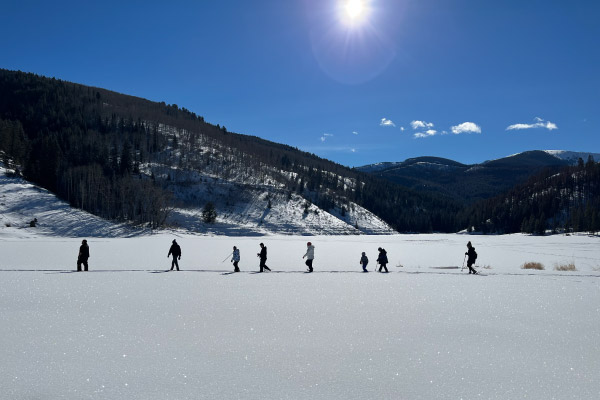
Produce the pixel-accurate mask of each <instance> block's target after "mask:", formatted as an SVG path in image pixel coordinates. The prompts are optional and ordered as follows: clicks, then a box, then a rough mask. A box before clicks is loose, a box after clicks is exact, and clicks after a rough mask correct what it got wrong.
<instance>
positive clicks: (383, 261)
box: [377, 247, 390, 272]
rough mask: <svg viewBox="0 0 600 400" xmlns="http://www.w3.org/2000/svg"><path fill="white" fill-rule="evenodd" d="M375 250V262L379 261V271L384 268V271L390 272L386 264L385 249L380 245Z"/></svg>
mask: <svg viewBox="0 0 600 400" xmlns="http://www.w3.org/2000/svg"><path fill="white" fill-rule="evenodd" d="M377 250H378V251H379V256H378V257H377V262H378V263H379V272H383V271H382V269H385V272H390V271H388V269H387V266H386V265H387V263H388V258H387V251H385V249H382V248H381V247H379V248H378V249H377Z"/></svg>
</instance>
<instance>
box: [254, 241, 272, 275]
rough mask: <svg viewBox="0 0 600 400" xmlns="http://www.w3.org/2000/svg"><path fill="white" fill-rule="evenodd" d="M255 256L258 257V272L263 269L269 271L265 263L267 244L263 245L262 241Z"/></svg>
mask: <svg viewBox="0 0 600 400" xmlns="http://www.w3.org/2000/svg"><path fill="white" fill-rule="evenodd" d="M256 256H257V257H260V271H259V272H263V271H264V270H265V269H266V270H267V271H270V270H271V268H269V267H267V264H265V263H266V262H267V246H265V245H264V244H263V243H261V244H260V253H258V254H256Z"/></svg>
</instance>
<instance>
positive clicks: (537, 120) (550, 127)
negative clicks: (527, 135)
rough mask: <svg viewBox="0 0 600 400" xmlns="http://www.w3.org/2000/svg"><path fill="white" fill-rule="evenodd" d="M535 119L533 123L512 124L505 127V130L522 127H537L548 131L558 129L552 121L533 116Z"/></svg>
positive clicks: (520, 128)
mask: <svg viewBox="0 0 600 400" xmlns="http://www.w3.org/2000/svg"><path fill="white" fill-rule="evenodd" d="M533 120H534V121H535V123H534V124H513V125H510V126H509V127H507V128H506V130H507V131H514V130H522V129H537V128H545V129H548V130H549V131H553V130H555V129H558V126H556V124H555V123H554V122H550V121H545V120H543V119H542V118H540V117H535V118H534V119H533Z"/></svg>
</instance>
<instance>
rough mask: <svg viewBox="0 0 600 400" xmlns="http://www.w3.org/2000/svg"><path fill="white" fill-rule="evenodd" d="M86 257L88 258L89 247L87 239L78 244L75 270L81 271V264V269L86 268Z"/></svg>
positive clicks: (85, 269)
mask: <svg viewBox="0 0 600 400" xmlns="http://www.w3.org/2000/svg"><path fill="white" fill-rule="evenodd" d="M88 258H90V247H89V246H88V244H87V240H85V239H83V240H82V241H81V246H79V254H78V255H77V271H79V272H81V265H82V264H83V270H84V271H87V270H88Z"/></svg>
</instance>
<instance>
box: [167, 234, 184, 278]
mask: <svg viewBox="0 0 600 400" xmlns="http://www.w3.org/2000/svg"><path fill="white" fill-rule="evenodd" d="M171 254H173V261H172V262H171V271H173V267H177V271H179V263H178V262H177V259H179V260H181V247H179V245H178V244H177V241H176V240H173V244H172V245H171V248H170V249H169V254H167V258H169V256H170V255H171Z"/></svg>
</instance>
